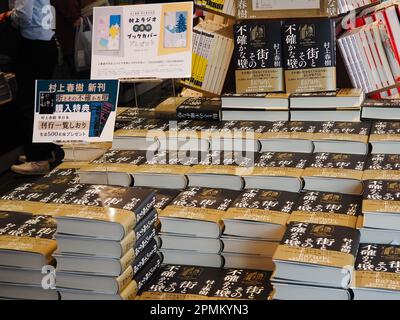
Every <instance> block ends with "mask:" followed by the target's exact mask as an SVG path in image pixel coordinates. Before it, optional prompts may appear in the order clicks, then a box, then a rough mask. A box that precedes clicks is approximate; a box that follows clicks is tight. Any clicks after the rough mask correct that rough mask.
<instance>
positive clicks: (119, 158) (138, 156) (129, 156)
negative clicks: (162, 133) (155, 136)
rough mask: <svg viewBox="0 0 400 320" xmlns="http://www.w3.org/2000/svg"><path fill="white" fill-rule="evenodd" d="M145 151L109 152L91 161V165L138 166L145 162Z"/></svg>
mask: <svg viewBox="0 0 400 320" xmlns="http://www.w3.org/2000/svg"><path fill="white" fill-rule="evenodd" d="M146 154H147V152H146V151H142V150H110V151H107V152H106V153H105V154H104V155H102V156H101V157H99V158H97V159H95V160H93V161H92V162H91V165H98V164H106V163H109V164H131V165H140V164H142V163H144V162H145V161H146Z"/></svg>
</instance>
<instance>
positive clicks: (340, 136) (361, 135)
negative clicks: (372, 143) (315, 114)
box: [313, 121, 371, 143]
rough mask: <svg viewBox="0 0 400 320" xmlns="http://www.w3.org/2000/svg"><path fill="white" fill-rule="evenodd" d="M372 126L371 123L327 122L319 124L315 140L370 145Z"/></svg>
mask: <svg viewBox="0 0 400 320" xmlns="http://www.w3.org/2000/svg"><path fill="white" fill-rule="evenodd" d="M370 130H371V124H370V123H369V122H335V121H325V122H321V123H318V124H317V129H316V131H315V132H314V134H313V140H340V141H356V142H363V143H368V139H369V133H370Z"/></svg>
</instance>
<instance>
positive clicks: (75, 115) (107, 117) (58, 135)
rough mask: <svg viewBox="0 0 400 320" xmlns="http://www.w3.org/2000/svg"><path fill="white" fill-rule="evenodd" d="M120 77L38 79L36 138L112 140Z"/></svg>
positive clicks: (40, 140)
mask: <svg viewBox="0 0 400 320" xmlns="http://www.w3.org/2000/svg"><path fill="white" fill-rule="evenodd" d="M118 91H119V81H118V80H102V81H90V80H78V81H73V80H71V81H64V80H37V81H36V100H35V119H34V129H33V142H34V143H35V142H58V141H70V142H71V141H82V142H106V141H112V140H113V135H114V126H115V118H116V107H117V103H118Z"/></svg>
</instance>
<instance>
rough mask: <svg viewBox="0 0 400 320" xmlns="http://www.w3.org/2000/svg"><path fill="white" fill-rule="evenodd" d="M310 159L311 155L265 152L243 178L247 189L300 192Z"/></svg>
mask: <svg viewBox="0 0 400 320" xmlns="http://www.w3.org/2000/svg"><path fill="white" fill-rule="evenodd" d="M309 159H310V154H309V153H295V152H263V153H261V154H260V155H259V156H258V157H257V158H256V160H255V165H254V168H252V170H249V171H248V173H246V174H245V175H244V176H243V178H244V180H245V183H246V188H251V189H252V188H254V189H279V190H283V191H285V190H286V191H291V192H299V191H300V189H301V186H302V181H301V177H302V175H303V172H304V169H305V168H306V167H307V164H308V161H309Z"/></svg>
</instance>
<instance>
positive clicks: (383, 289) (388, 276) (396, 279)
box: [351, 243, 400, 300]
mask: <svg viewBox="0 0 400 320" xmlns="http://www.w3.org/2000/svg"><path fill="white" fill-rule="evenodd" d="M399 253H400V246H399V245H392V244H386V245H384V244H375V243H362V244H360V249H359V250H358V255H357V260H356V264H355V272H354V278H353V283H352V287H351V289H352V290H353V292H354V299H355V300H371V299H373V300H398V299H399V291H400V275H399V268H398V265H399V264H400V254H399Z"/></svg>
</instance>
